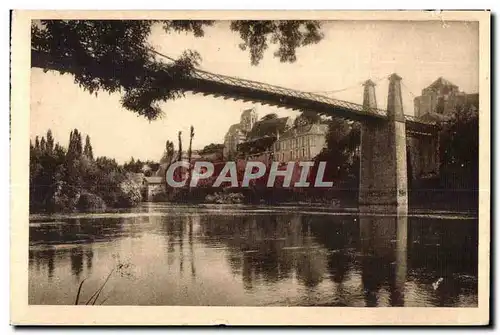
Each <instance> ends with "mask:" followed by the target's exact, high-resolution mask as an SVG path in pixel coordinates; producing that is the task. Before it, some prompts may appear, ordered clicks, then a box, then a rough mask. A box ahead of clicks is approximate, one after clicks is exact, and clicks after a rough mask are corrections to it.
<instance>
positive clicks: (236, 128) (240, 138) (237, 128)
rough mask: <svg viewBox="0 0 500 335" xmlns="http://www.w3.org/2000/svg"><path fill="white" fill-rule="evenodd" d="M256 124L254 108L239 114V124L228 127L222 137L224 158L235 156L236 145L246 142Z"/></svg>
mask: <svg viewBox="0 0 500 335" xmlns="http://www.w3.org/2000/svg"><path fill="white" fill-rule="evenodd" d="M256 122H257V112H256V111H255V108H250V109H246V110H244V111H243V112H242V113H241V117H240V122H239V123H236V124H233V125H232V126H230V127H229V130H228V131H227V133H226V136H224V151H223V155H224V157H225V158H231V157H234V156H235V154H236V152H237V150H238V145H239V144H240V143H243V142H244V141H245V140H246V138H247V135H248V133H249V132H250V131H251V129H252V128H253V126H254V124H255V123H256Z"/></svg>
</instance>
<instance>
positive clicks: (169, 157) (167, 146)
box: [163, 140, 175, 165]
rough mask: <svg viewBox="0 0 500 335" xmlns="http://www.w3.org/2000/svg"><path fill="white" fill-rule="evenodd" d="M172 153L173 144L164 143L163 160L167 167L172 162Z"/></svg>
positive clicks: (170, 142) (169, 142)
mask: <svg viewBox="0 0 500 335" xmlns="http://www.w3.org/2000/svg"><path fill="white" fill-rule="evenodd" d="M174 151H175V149H174V142H172V141H169V140H167V142H166V143H165V153H164V155H163V157H164V159H163V160H164V161H165V162H166V163H167V164H169V165H170V164H171V163H172V160H173V159H174Z"/></svg>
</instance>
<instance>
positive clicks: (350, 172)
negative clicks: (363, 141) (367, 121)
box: [315, 117, 361, 180]
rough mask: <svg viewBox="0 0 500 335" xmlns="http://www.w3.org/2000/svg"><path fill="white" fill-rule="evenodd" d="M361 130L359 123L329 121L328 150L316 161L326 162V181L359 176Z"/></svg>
mask: <svg viewBox="0 0 500 335" xmlns="http://www.w3.org/2000/svg"><path fill="white" fill-rule="evenodd" d="M360 134H361V129H360V126H359V124H358V123H352V122H350V121H346V120H343V119H340V118H336V117H332V118H331V120H329V121H328V132H327V134H326V144H327V146H326V148H325V149H323V150H322V151H321V153H320V154H319V155H318V156H317V157H316V159H315V160H316V161H317V162H320V161H325V162H326V165H327V168H326V171H325V174H326V176H325V179H326V180H332V179H333V180H346V179H347V178H349V177H351V178H352V177H353V178H354V179H356V178H357V176H358V171H359V157H358V148H359V145H360Z"/></svg>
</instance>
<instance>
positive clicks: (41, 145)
mask: <svg viewBox="0 0 500 335" xmlns="http://www.w3.org/2000/svg"><path fill="white" fill-rule="evenodd" d="M45 144H46V142H45V137H43V136H42V139H41V141H40V151H41V152H43V153H45V152H46V151H47V147H46V145H45Z"/></svg>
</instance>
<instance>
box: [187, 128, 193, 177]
mask: <svg viewBox="0 0 500 335" xmlns="http://www.w3.org/2000/svg"><path fill="white" fill-rule="evenodd" d="M193 137H194V127H193V126H192V125H191V128H190V129H189V148H188V162H189V164H190V167H189V172H188V180H187V184H188V185H190V183H191V172H192V169H191V157H192V155H193V151H192V146H193Z"/></svg>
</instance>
